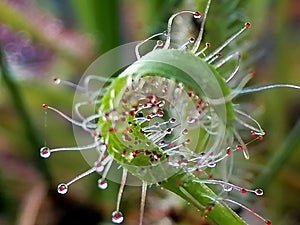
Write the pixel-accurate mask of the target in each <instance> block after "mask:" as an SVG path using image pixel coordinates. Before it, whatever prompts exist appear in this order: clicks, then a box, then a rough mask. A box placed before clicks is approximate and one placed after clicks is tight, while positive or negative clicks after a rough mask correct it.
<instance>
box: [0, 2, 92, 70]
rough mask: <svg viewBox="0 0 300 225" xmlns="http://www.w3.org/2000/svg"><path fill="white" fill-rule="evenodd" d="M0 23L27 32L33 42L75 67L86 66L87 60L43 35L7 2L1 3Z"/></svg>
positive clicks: (58, 41)
mask: <svg viewBox="0 0 300 225" xmlns="http://www.w3.org/2000/svg"><path fill="white" fill-rule="evenodd" d="M0 23H2V24H6V25H7V26H9V27H10V28H11V29H13V30H15V31H16V32H18V31H23V32H26V33H27V34H28V35H29V38H30V39H31V40H32V41H33V42H37V43H40V44H42V45H44V46H46V47H47V48H49V49H50V50H52V51H53V52H54V53H56V54H57V55H59V56H61V57H62V58H64V59H66V60H67V61H68V62H69V63H71V64H72V65H73V66H76V67H77V66H78V67H79V68H80V67H81V66H83V65H85V63H86V62H85V58H83V57H81V56H79V55H77V53H75V52H73V51H72V49H70V48H69V47H66V46H65V44H63V43H60V40H52V39H51V38H49V36H47V34H46V33H43V32H42V31H41V30H40V29H39V27H37V26H35V25H34V23H32V21H30V20H29V18H28V17H26V16H25V15H24V14H22V12H21V11H19V10H17V9H15V8H14V7H13V6H12V5H11V4H9V3H7V2H6V1H0Z"/></svg>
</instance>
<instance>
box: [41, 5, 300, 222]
mask: <svg viewBox="0 0 300 225" xmlns="http://www.w3.org/2000/svg"><path fill="white" fill-rule="evenodd" d="M210 2H211V1H210V0H209V1H208V4H207V7H206V9H205V12H204V13H203V14H200V13H199V12H193V11H181V12H178V13H175V14H174V15H172V16H171V17H170V19H169V21H168V26H167V30H166V31H164V32H162V33H158V34H155V35H153V36H151V37H149V38H147V39H146V40H144V41H142V42H140V43H138V44H137V45H136V47H135V50H134V52H135V55H136V58H137V60H136V62H134V63H132V64H131V65H129V66H128V67H127V68H126V69H125V70H124V71H123V72H121V73H120V74H119V75H118V76H114V77H111V78H109V79H105V78H102V77H98V76H95V75H89V76H86V77H85V78H84V81H83V84H82V85H81V86H78V87H77V90H78V91H79V92H81V93H82V94H83V95H85V96H86V100H82V101H79V102H77V103H75V105H74V112H75V114H76V117H77V118H76V119H73V118H71V117H69V116H67V115H66V114H64V113H62V112H61V111H59V110H58V109H56V108H54V107H51V106H48V105H46V104H44V105H43V108H45V109H50V110H53V111H55V112H57V113H58V114H60V115H61V116H62V117H64V118H65V119H67V120H68V121H70V122H71V123H72V124H73V125H75V126H78V127H80V128H82V129H83V130H84V131H86V132H87V133H88V134H89V136H90V137H91V144H89V145H84V146H78V147H63V148H49V147H46V146H45V147H42V148H41V149H40V154H41V156H42V157H43V158H48V157H50V155H51V154H52V153H53V152H58V151H73V150H74V151H86V150H95V152H96V153H97V157H96V158H94V164H93V165H92V168H91V169H89V170H88V171H86V172H84V173H83V174H81V175H79V176H77V177H75V178H74V179H73V180H71V181H69V182H67V183H62V184H59V185H58V188H57V190H58V192H59V193H61V194H65V193H67V192H68V189H69V187H70V185H71V184H72V183H74V182H75V181H77V180H79V179H81V178H83V177H85V176H87V175H89V174H91V173H94V172H97V173H99V174H100V175H101V178H100V179H99V180H98V186H99V188H100V189H106V188H107V187H108V184H107V182H106V178H107V176H108V173H109V172H110V170H111V168H112V167H111V166H112V164H113V162H116V163H117V164H118V165H119V167H120V168H121V169H122V174H121V179H120V189H119V194H118V196H117V203H116V209H115V211H114V212H113V213H112V221H113V222H114V223H122V222H123V220H124V216H123V214H122V212H121V205H120V204H121V198H122V193H123V190H124V186H125V184H126V178H127V175H128V172H129V173H130V174H132V175H134V176H135V177H137V178H138V179H139V180H140V181H141V183H142V184H141V186H142V194H141V206H140V207H141V208H140V220H139V224H142V222H143V214H144V206H145V198H146V191H147V187H148V186H149V185H152V184H157V185H160V186H162V187H164V188H165V189H168V190H170V191H172V192H174V193H176V194H178V195H179V196H181V197H183V198H184V199H186V200H188V201H190V202H192V203H194V204H195V205H196V207H198V208H199V209H200V210H201V211H202V212H203V213H204V214H205V216H207V217H209V218H210V219H211V220H212V221H213V222H215V223H216V224H244V222H243V220H242V219H240V218H239V217H237V216H236V215H235V214H234V213H233V212H232V211H231V210H229V208H228V206H227V205H226V203H231V204H232V203H233V204H236V205H238V206H240V207H242V208H243V209H245V210H247V211H248V212H250V213H251V214H253V215H255V216H256V217H257V218H258V219H260V220H262V222H263V223H265V224H267V225H271V222H270V221H269V220H267V219H265V218H263V217H262V216H260V215H258V214H257V213H255V212H254V211H252V210H251V209H249V208H248V207H246V206H244V205H242V204H240V203H238V202H236V201H234V200H232V199H229V198H227V197H221V196H222V195H220V194H218V193H217V194H216V193H214V192H213V191H212V190H211V189H210V188H209V187H208V186H207V185H215V186H220V187H221V188H222V192H225V193H226V192H227V193H228V192H231V191H237V192H240V193H241V194H247V193H252V194H254V195H257V196H262V195H263V190H261V189H259V188H258V189H247V188H244V187H240V186H238V185H235V184H233V183H231V182H229V179H230V173H231V170H232V162H231V157H232V155H233V154H234V153H236V152H242V154H243V155H244V157H245V158H246V159H249V153H248V150H247V146H248V145H249V144H250V143H252V142H253V141H259V140H263V137H264V135H265V131H264V130H263V129H262V128H261V126H260V124H259V123H258V122H257V121H256V120H255V119H254V118H252V117H251V116H250V115H249V114H247V113H246V112H244V111H242V110H241V109H240V108H239V107H238V106H237V105H235V104H233V102H232V100H233V99H234V98H235V97H237V96H239V95H242V94H250V93H254V92H258V91H263V90H266V89H272V88H278V87H279V88H280V87H289V88H296V89H299V87H298V86H296V85H289V84H275V85H267V86H261V87H255V88H244V87H245V85H246V84H247V82H248V81H249V80H250V79H251V77H252V76H253V72H249V73H246V74H243V73H240V71H239V70H240V58H241V54H240V52H238V51H236V52H233V53H230V54H229V55H226V56H224V57H222V54H221V52H222V51H223V49H224V48H226V47H227V46H228V45H229V44H230V43H232V42H233V41H234V40H235V39H236V38H238V37H239V36H240V35H241V34H242V33H243V32H245V31H246V30H247V29H249V28H250V27H251V25H250V23H245V24H244V26H242V27H241V29H240V30H239V31H238V32H237V33H235V34H234V35H232V36H231V37H229V38H228V39H227V40H226V41H225V42H224V43H223V44H222V45H221V46H219V47H217V48H216V49H215V50H214V51H212V52H210V53H207V51H208V49H209V48H210V47H211V45H210V43H206V44H203V43H202V38H203V33H204V25H205V21H206V18H207V16H208V11H209V7H210ZM182 15H188V16H190V17H193V18H194V19H196V20H199V21H200V20H201V21H202V22H201V26H200V30H199V34H198V36H197V37H191V38H189V39H188V40H186V41H185V43H183V44H181V45H179V46H178V45H175V44H174V43H173V42H172V38H173V37H174V36H173V34H172V31H173V30H172V28H173V25H174V19H175V18H177V17H180V16H182ZM154 38H160V39H159V40H158V41H156V42H155V44H154V47H153V49H152V50H151V51H150V52H148V53H147V54H145V55H142V54H141V48H142V47H143V46H144V45H148V44H150V43H152V42H151V40H152V39H154ZM230 61H236V66H235V67H234V68H233V69H232V71H231V73H230V74H226V75H223V74H220V73H219V69H220V68H221V67H222V66H223V65H224V64H226V63H228V62H230ZM54 83H55V84H65V85H69V86H73V87H74V84H72V83H70V82H68V81H64V80H61V79H59V78H55V79H54ZM95 83H96V84H97V83H99V84H101V85H100V86H101V87H102V88H99V89H96V90H95V89H94V88H91V86H92V84H95ZM86 107H91V108H93V109H95V110H94V111H93V113H92V114H90V115H85V114H84V113H83V112H82V111H84V110H83V109H84V108H86ZM239 129H242V130H247V132H248V136H249V137H252V139H251V140H250V141H248V142H245V141H244V140H243V138H242V137H241V135H240V132H239ZM224 162H226V165H227V166H226V167H223V166H220V167H221V168H219V170H218V169H216V170H215V168H218V167H219V165H223V163H224ZM121 169H120V170H121ZM220 170H221V171H222V170H225V176H224V175H223V176H222V175H220V172H219V171H220ZM223 172H224V171H223ZM195 190H196V191H195ZM214 212H216V213H219V214H221V215H224V216H223V217H227V219H228V218H230V219H229V220H227V222H226V221H225V220H224V218H223V217H222V216H221V217H220V216H216V213H214ZM228 221H230V223H229V222H228Z"/></svg>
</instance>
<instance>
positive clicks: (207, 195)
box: [161, 173, 246, 225]
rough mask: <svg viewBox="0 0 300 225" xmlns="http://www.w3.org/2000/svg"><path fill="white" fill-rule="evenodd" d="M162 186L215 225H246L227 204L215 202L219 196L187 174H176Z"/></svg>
mask: <svg viewBox="0 0 300 225" xmlns="http://www.w3.org/2000/svg"><path fill="white" fill-rule="evenodd" d="M161 186H162V187H163V188H165V189H167V190H169V191H171V192H173V193H175V194H177V195H179V196H180V197H182V198H183V199H185V200H186V201H188V202H190V203H191V204H193V205H195V206H196V207H197V208H198V209H199V210H200V211H201V212H203V213H205V215H206V216H207V217H208V218H209V219H210V220H211V221H212V222H214V224H215V225H245V224H246V223H245V222H244V221H243V220H242V219H241V218H240V217H239V216H238V215H237V214H236V213H235V212H233V211H232V210H231V209H230V208H229V207H228V206H227V205H226V204H224V203H223V202H221V201H217V200H216V201H214V200H213V199H218V196H217V195H216V194H215V193H214V192H213V191H212V190H211V189H210V188H209V187H208V186H207V185H205V184H201V183H198V182H194V181H193V180H192V178H191V177H190V176H188V175H186V174H185V173H178V174H175V175H174V176H172V177H170V178H169V179H168V180H166V181H164V182H162V184H161ZM208 206H212V207H211V211H209V210H207V207H208ZM200 216H201V215H200V214H199V217H200Z"/></svg>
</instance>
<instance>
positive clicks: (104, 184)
mask: <svg viewBox="0 0 300 225" xmlns="http://www.w3.org/2000/svg"><path fill="white" fill-rule="evenodd" d="M98 187H99V188H100V189H102V190H105V189H106V188H107V187H108V184H107V182H106V181H105V180H103V179H101V178H100V179H99V180H98Z"/></svg>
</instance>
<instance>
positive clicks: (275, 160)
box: [254, 120, 300, 188]
mask: <svg viewBox="0 0 300 225" xmlns="http://www.w3.org/2000/svg"><path fill="white" fill-rule="evenodd" d="M299 137H300V120H299V121H298V122H297V124H296V125H295V127H294V128H293V130H292V131H291V133H290V134H289V136H288V137H287V139H286V141H285V142H284V144H283V145H282V146H281V147H280V148H279V149H278V150H277V151H276V152H275V154H274V155H273V157H272V158H271V159H270V160H269V163H268V164H267V165H266V167H265V169H264V170H263V171H262V173H261V174H260V176H259V177H258V179H257V180H256V182H255V183H254V187H260V188H268V187H269V186H270V184H271V182H272V180H273V179H274V178H275V176H276V174H277V173H278V171H279V170H280V169H281V168H282V167H283V166H284V165H285V164H286V162H287V161H288V159H289V158H290V157H291V156H292V155H293V154H294V152H295V150H297V146H300V138H299Z"/></svg>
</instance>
